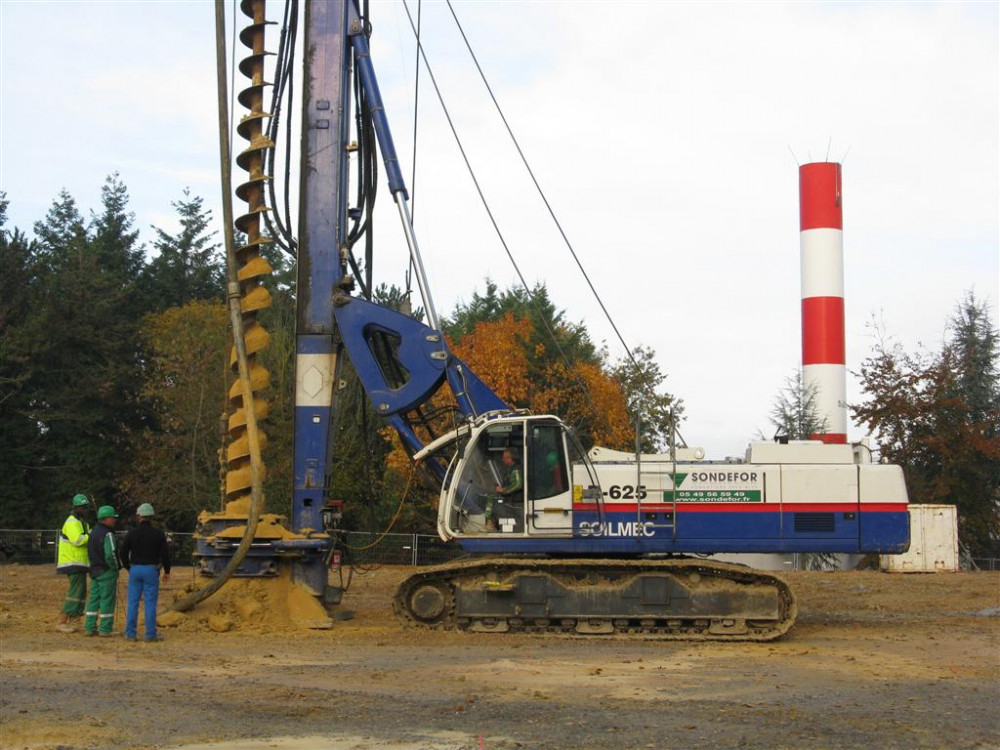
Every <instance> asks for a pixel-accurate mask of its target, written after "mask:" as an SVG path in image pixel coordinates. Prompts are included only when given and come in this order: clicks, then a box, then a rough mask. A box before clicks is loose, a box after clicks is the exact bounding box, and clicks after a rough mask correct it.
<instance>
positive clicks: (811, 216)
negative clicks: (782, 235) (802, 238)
mask: <svg viewBox="0 0 1000 750" xmlns="http://www.w3.org/2000/svg"><path fill="white" fill-rule="evenodd" d="M841 204H842V200H841V183H840V165H839V164H837V163H835V162H815V163H813V164H803V165H802V166H801V167H799V226H800V228H801V230H802V231H805V230H806V229H843V228H844V214H843V207H842V205H841Z"/></svg>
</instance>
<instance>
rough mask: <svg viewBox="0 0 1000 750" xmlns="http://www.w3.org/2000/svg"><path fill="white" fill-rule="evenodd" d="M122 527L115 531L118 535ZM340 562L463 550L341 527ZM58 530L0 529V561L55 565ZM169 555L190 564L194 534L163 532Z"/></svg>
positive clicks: (381, 561) (435, 559) (451, 554)
mask: <svg viewBox="0 0 1000 750" xmlns="http://www.w3.org/2000/svg"><path fill="white" fill-rule="evenodd" d="M125 533H126V532H125V531H116V532H115V535H116V536H117V537H118V538H119V539H121V537H123V536H124V535H125ZM341 538H342V539H343V541H344V544H345V545H346V547H344V548H342V552H343V555H342V561H343V563H344V564H355V565H437V564H439V563H443V562H447V561H449V560H454V559H455V558H457V557H461V556H462V555H463V554H464V553H463V552H462V550H461V549H460V548H459V547H458V545H455V544H450V543H446V542H442V541H441V540H440V539H439V538H438V537H436V536H430V535H428V534H386V535H384V536H381V535H380V534H377V533H374V532H366V531H343V532H341ZM58 539H59V531H58V530H56V529H0V564H2V563H8V562H9V563H20V564H22V565H46V564H52V565H55V562H56V554H57V543H58ZM167 541H168V542H169V543H170V558H171V560H172V561H173V563H174V564H175V565H190V564H191V559H192V555H193V554H194V550H195V543H194V535H193V534H188V533H181V532H167Z"/></svg>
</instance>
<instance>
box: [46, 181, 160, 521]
mask: <svg viewBox="0 0 1000 750" xmlns="http://www.w3.org/2000/svg"><path fill="white" fill-rule="evenodd" d="M101 195H102V211H101V213H100V214H96V215H94V216H93V218H92V221H91V223H90V226H89V227H88V226H86V225H85V224H84V222H83V218H82V217H81V215H80V213H79V211H78V210H77V208H76V203H75V201H74V200H73V198H72V197H71V196H70V195H69V194H68V193H66V192H65V191H63V192H62V193H61V194H60V195H59V197H58V198H57V200H56V201H55V202H54V203H53V205H52V207H51V208H50V210H49V212H48V214H47V215H46V218H45V220H44V221H41V222H38V223H37V224H36V225H35V234H36V237H37V238H38V242H37V258H38V264H39V269H40V271H39V273H40V274H41V275H42V276H43V277H44V281H43V283H40V284H39V292H40V294H39V298H38V300H37V305H38V307H37V314H35V315H32V319H31V322H30V325H28V326H26V332H27V334H28V335H30V336H32V337H33V338H35V339H36V340H38V341H42V342H44V344H43V345H42V346H39V347H38V348H37V349H36V350H34V351H33V352H32V355H31V361H32V377H31V381H30V389H31V392H32V397H31V401H30V410H29V412H28V415H27V416H28V418H29V419H30V420H32V421H33V422H34V424H36V425H37V426H38V431H39V434H40V435H41V440H40V447H41V449H42V450H43V451H44V457H43V458H42V460H41V461H40V462H39V464H38V465H37V466H35V467H34V468H33V475H34V480H33V483H32V491H33V494H34V496H35V502H36V506H37V507H36V516H37V517H38V518H39V519H45V522H46V523H47V524H51V523H54V522H55V521H57V520H58V516H59V515H61V514H62V511H63V510H64V503H65V499H66V498H67V497H69V496H71V495H72V494H73V493H74V492H79V491H83V492H88V493H91V494H93V495H94V496H95V497H96V499H97V500H99V501H103V502H114V501H115V500H116V478H117V476H118V475H119V474H120V472H121V470H122V468H123V466H124V465H125V464H126V462H127V460H128V458H127V455H126V452H125V451H124V446H125V445H126V443H127V438H128V434H129V432H130V431H131V430H134V429H136V428H138V427H139V426H140V425H141V423H142V419H143V415H142V413H141V409H140V408H139V403H138V392H139V389H140V387H141V369H140V365H141V362H140V356H139V353H140V347H139V342H138V337H137V330H138V326H139V321H140V319H141V311H142V296H141V294H140V290H139V288H138V286H137V283H136V280H137V275H138V274H137V273H136V269H137V267H138V266H137V264H139V263H140V262H141V260H140V259H141V257H142V250H141V247H140V246H139V245H138V242H137V234H136V233H135V232H134V231H133V230H132V224H133V219H132V216H131V214H129V213H127V211H126V208H127V202H128V193H127V191H126V189H125V188H124V186H123V185H122V184H121V182H120V180H119V179H118V178H117V176H116V175H112V176H111V177H109V178H108V180H107V181H106V183H105V185H104V187H103V189H102V191H101Z"/></svg>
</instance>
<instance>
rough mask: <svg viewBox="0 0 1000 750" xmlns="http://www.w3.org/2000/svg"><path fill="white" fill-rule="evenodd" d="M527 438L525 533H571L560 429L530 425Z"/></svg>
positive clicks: (570, 493)
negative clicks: (526, 528) (526, 527)
mask: <svg viewBox="0 0 1000 750" xmlns="http://www.w3.org/2000/svg"><path fill="white" fill-rule="evenodd" d="M527 438H528V439H527V441H526V442H527V445H526V446H525V447H526V449H527V451H526V452H527V467H528V471H527V487H526V489H527V515H528V519H527V520H528V533H529V534H552V533H554V532H563V533H571V532H572V529H573V486H572V484H571V482H570V477H571V474H570V471H569V462H568V461H567V451H566V438H565V431H564V429H563V425H562V424H561V423H559V422H557V421H537V422H535V421H532V422H529V423H528V435H527Z"/></svg>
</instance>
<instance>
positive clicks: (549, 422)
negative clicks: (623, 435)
mask: <svg viewBox="0 0 1000 750" xmlns="http://www.w3.org/2000/svg"><path fill="white" fill-rule="evenodd" d="M462 436H467V438H468V439H467V441H465V443H464V446H462V445H461V443H462V440H461V439H460V438H461V437H462ZM462 436H459V439H458V444H459V445H460V447H459V449H458V450H457V451H456V454H455V457H454V458H453V459H452V462H451V464H450V465H449V467H448V471H447V474H446V476H445V480H444V482H443V484H442V489H441V502H440V506H439V511H438V532H439V534H440V535H441V537H442V538H443V539H446V540H447V539H453V538H459V537H478V536H493V535H503V536H508V537H525V536H567V537H568V536H572V531H573V502H574V499H575V500H576V502H581V501H582V500H584V499H585V498H586V499H588V501H589V502H593V500H591V498H595V499H596V498H599V497H600V490H599V488H598V483H597V478H596V473H595V472H594V470H593V468H592V467H591V465H590V461H589V460H588V459H587V456H586V452H585V451H584V450H583V448H582V447H581V446H580V443H579V442H578V441H577V439H576V437H575V436H574V435H573V433H572V431H571V430H570V429H569V428H567V426H566V425H565V424H564V423H563V422H562V421H561V420H560V419H558V418H557V417H553V416H549V415H543V416H528V415H500V416H495V417H492V418H480V420H479V421H477V422H476V423H475V424H473V425H472V426H471V429H467V430H465V432H464V433H463V435H462Z"/></svg>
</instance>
